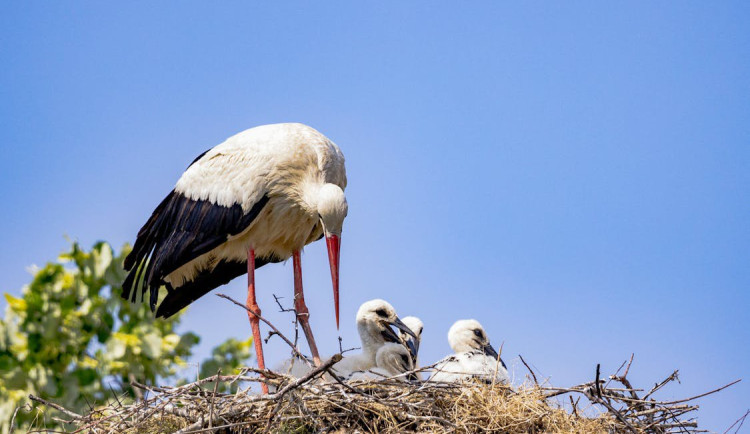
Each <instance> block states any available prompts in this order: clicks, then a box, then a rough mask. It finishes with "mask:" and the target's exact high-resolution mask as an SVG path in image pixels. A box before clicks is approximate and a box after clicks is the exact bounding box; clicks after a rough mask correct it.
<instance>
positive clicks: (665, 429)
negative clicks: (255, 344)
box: [31, 355, 734, 434]
mask: <svg viewBox="0 0 750 434" xmlns="http://www.w3.org/2000/svg"><path fill="white" fill-rule="evenodd" d="M340 359H341V356H340V355H336V356H334V357H333V358H332V359H330V360H329V361H328V362H326V363H324V364H323V365H322V366H320V367H318V368H316V369H314V370H312V371H311V372H310V373H308V374H307V375H305V376H304V377H302V378H293V377H288V376H285V375H280V374H276V373H273V372H270V371H258V370H255V369H251V368H246V369H245V370H244V371H243V372H242V373H240V374H238V375H229V376H226V375H219V374H217V375H215V376H212V377H208V378H204V379H202V380H199V381H196V382H194V383H190V384H186V385H183V386H179V387H154V386H147V385H143V384H139V383H137V382H134V383H132V385H133V386H134V387H135V388H138V389H139V390H141V391H142V392H143V393H142V395H143V396H142V398H141V399H139V400H137V401H135V402H133V403H129V404H126V403H123V402H120V401H117V402H113V403H111V404H110V405H107V406H104V407H99V408H96V409H94V410H92V411H91V412H89V413H88V414H86V415H79V414H76V413H74V412H72V411H69V410H66V409H64V408H62V407H60V406H58V405H55V404H54V403H51V402H47V401H45V400H43V399H40V398H38V397H34V396H32V397H31V398H32V399H33V400H35V401H37V402H40V403H42V404H44V405H45V406H47V407H51V408H54V409H55V410H57V411H59V412H61V413H62V414H64V415H65V419H63V420H64V421H65V422H66V424H69V425H68V426H69V427H71V428H72V429H71V430H70V431H71V432H92V433H111V432H118V433H173V432H178V433H182V434H187V433H212V432H232V433H234V432H237V433H250V432H271V433H308V432H309V433H312V432H330V433H343V432H347V433H348V432H362V433H365V432H367V433H369V432H382V433H395V432H430V433H443V432H446V433H447V432H466V433H473V432H503V433H538V432H545V433H562V432H565V433H571V432H580V433H597V432H601V433H605V432H606V433H620V432H623V433H660V434H662V433H672V432H681V433H686V432H704V431H702V430H698V428H697V422H696V421H695V420H694V419H686V415H688V414H689V413H692V412H694V411H695V410H697V409H698V406H697V405H694V404H691V401H693V400H694V399H696V398H699V397H702V396H705V395H707V394H710V393H714V392H717V391H719V390H721V389H723V388H725V387H728V386H730V385H731V384H734V383H731V384H729V385H727V386H724V387H721V388H718V389H715V390H713V391H711V392H708V393H706V394H701V395H698V396H695V397H691V398H686V399H683V400H676V401H659V400H656V399H654V398H653V396H652V395H653V394H654V393H655V392H657V391H658V390H660V389H662V388H663V387H664V386H665V385H667V384H668V383H670V382H672V381H675V380H677V372H675V373H673V374H672V375H670V376H669V377H667V378H666V379H665V380H664V381H662V382H660V383H657V384H656V385H655V386H654V387H652V388H651V389H650V390H648V391H645V390H643V389H637V388H633V387H632V386H631V384H630V382H629V381H628V379H627V372H628V369H626V370H625V371H624V373H623V374H620V371H621V370H622V368H623V367H624V364H623V366H621V367H620V369H619V370H618V372H617V373H615V374H614V375H612V376H610V377H608V378H607V379H601V378H598V377H599V372H598V371H599V369H598V367H597V378H595V379H594V381H591V382H589V383H585V384H580V385H577V386H575V387H571V388H557V387H550V386H545V385H540V384H537V383H536V381H535V380H536V378H535V374H534V373H533V371H531V370H529V372H530V374H531V375H530V379H529V381H528V382H527V383H526V384H525V385H523V386H521V387H515V388H511V387H509V386H507V385H502V384H487V383H483V382H479V381H468V382H466V383H463V384H436V383H432V382H425V383H421V384H410V383H408V382H404V381H400V380H399V379H393V378H383V379H382V380H375V381H367V382H345V381H342V380H341V379H340V378H338V377H336V376H335V374H334V373H333V372H332V370H331V367H332V366H333V365H334V364H335V363H336V362H337V361H339V360H340ZM631 362H632V358H631ZM524 364H525V363H524ZM629 366H630V364H628V368H629ZM253 374H255V375H253ZM324 375H325V376H326V377H328V375H331V376H333V377H331V378H327V381H324V380H323V376H324ZM532 379H533V381H532ZM237 382H256V383H258V382H265V383H267V384H268V385H270V386H271V387H272V389H273V390H275V392H274V393H270V394H267V395H261V394H258V393H257V392H255V391H253V389H254V388H252V387H248V388H247V389H245V390H239V391H238V392H236V393H231V394H224V393H217V392H216V391H217V390H218V386H219V384H222V383H224V384H225V385H226V384H233V383H237ZM565 395H567V397H568V398H569V401H570V402H569V403H568V402H567V400H564V399H561V398H563V397H565ZM574 396H575V397H577V398H578V399H577V400H576V399H574ZM580 398H585V399H584V400H583V402H581V400H580Z"/></svg>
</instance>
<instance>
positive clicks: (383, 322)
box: [333, 299, 416, 377]
mask: <svg viewBox="0 0 750 434" xmlns="http://www.w3.org/2000/svg"><path fill="white" fill-rule="evenodd" d="M390 326H394V327H396V328H398V329H399V330H402V331H403V332H405V333H408V334H410V335H412V336H414V332H412V331H411V330H409V327H407V326H406V324H404V323H403V322H402V321H401V320H400V319H399V317H398V315H396V310H395V309H394V308H393V306H391V305H390V304H389V303H388V302H386V301H385V300H379V299H375V300H370V301H368V302H365V303H363V304H362V306H360V307H359V310H358V311H357V331H358V332H359V339H360V341H362V353H360V354H355V355H352V356H346V357H344V358H343V360H341V361H340V362H338V363H336V364H335V365H334V366H333V370H334V371H336V372H337V373H339V374H341V375H343V376H345V377H346V376H348V375H350V374H351V373H353V372H355V371H365V370H368V369H370V368H373V367H375V366H376V363H375V356H376V354H377V352H378V350H379V349H380V347H382V346H383V345H385V344H386V343H388V342H393V343H397V344H401V340H400V339H399V337H398V335H397V334H396V333H395V332H394V331H393V329H391V327H390ZM414 337H415V338H416V336H414ZM409 351H410V352H415V350H414V349H413V347H412V348H409Z"/></svg>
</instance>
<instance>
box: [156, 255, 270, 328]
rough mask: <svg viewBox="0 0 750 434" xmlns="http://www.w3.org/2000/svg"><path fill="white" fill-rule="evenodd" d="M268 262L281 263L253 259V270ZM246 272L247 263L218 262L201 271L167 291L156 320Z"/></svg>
mask: <svg viewBox="0 0 750 434" xmlns="http://www.w3.org/2000/svg"><path fill="white" fill-rule="evenodd" d="M270 262H281V260H280V259H276V258H255V268H260V267H262V266H264V265H266V264H268V263H270ZM246 272H247V261H243V262H237V261H219V263H217V264H216V266H215V267H214V268H213V269H211V270H203V271H202V272H200V273H199V274H198V275H197V276H196V277H195V278H194V279H193V280H191V281H190V282H186V283H185V284H184V285H182V286H181V287H179V288H178V289H176V290H175V289H173V290H171V291H169V293H168V294H167V296H166V297H164V300H162V301H161V303H160V304H159V308H158V309H157V310H156V317H157V318H169V317H170V316H172V315H174V314H176V313H177V312H179V311H180V310H182V309H183V308H184V307H185V306H187V305H189V304H190V303H192V302H194V301H195V300H197V299H199V298H201V297H203V296H204V295H206V294H207V293H208V292H209V291H211V290H212V289H214V288H217V287H219V286H221V285H225V284H227V283H229V281H231V280H232V279H234V278H235V277H238V276H241V275H243V274H245V273H246Z"/></svg>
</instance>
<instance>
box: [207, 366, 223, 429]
mask: <svg viewBox="0 0 750 434" xmlns="http://www.w3.org/2000/svg"><path fill="white" fill-rule="evenodd" d="M216 376H217V377H221V368H219V369H218V371H216ZM218 388H219V382H218V381H216V382H215V383H214V393H213V395H211V400H210V405H209V406H208V427H209V428H211V427H212V426H213V420H214V398H216V391H217V390H218Z"/></svg>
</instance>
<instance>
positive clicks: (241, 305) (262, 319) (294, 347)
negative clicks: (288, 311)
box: [216, 294, 313, 366]
mask: <svg viewBox="0 0 750 434" xmlns="http://www.w3.org/2000/svg"><path fill="white" fill-rule="evenodd" d="M216 296H217V297H221V298H223V299H226V300H229V301H231V302H232V303H234V304H236V305H237V306H239V307H241V308H243V309H245V310H246V311H248V312H250V313H252V314H253V315H255V316H256V317H257V318H258V319H259V320H261V321H263V322H264V323H265V324H266V325H267V326H268V327H271V330H273V331H274V332H275V333H276V334H277V335H278V336H279V337H280V338H281V339H282V340H284V342H286V343H287V345H289V347H291V349H292V352H293V353H294V355H295V356H297V357H299V358H300V359H302V360H304V361H305V363H307V364H308V365H309V366H313V364H312V363H310V361H308V360H307V358H306V357H305V356H304V355H302V353H301V352H300V351H299V350H298V349H297V346H296V345H295V344H293V343H292V341H290V340H289V339H288V338H287V337H286V336H284V334H283V333H281V332H280V331H279V329H277V328H276V326H274V325H273V324H271V323H270V322H269V321H268V320H267V319H265V318H263V317H262V316H260V315H258V314H257V313H255V312H254V311H253V310H251V309H249V308H248V307H247V306H245V305H244V304H242V303H240V302H239V301H237V300H235V299H233V298H231V297H229V296H228V295H226V294H216Z"/></svg>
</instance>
